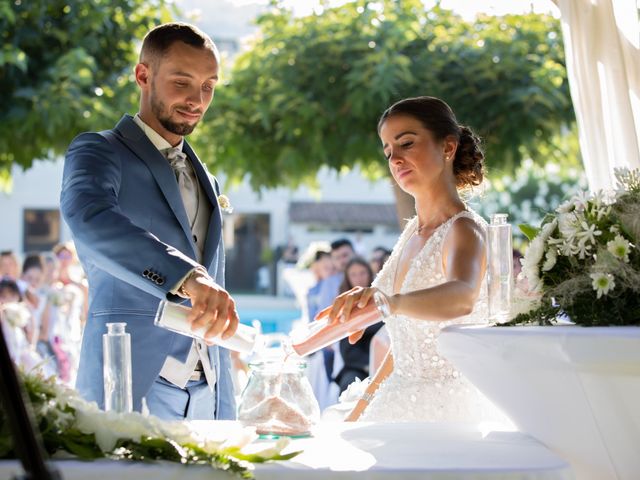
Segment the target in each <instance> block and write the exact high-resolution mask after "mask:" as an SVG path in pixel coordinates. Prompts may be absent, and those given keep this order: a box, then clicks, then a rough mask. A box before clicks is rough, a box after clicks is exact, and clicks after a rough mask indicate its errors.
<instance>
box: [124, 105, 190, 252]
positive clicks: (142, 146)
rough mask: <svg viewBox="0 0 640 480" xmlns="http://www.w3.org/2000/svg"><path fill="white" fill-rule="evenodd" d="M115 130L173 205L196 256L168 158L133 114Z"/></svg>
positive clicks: (185, 214)
mask: <svg viewBox="0 0 640 480" xmlns="http://www.w3.org/2000/svg"><path fill="white" fill-rule="evenodd" d="M115 130H116V131H117V132H118V133H119V134H120V135H121V137H122V138H123V140H124V144H125V145H126V146H127V147H128V148H129V149H130V150H131V151H132V152H133V153H134V154H135V155H136V156H137V157H138V158H140V159H141V160H142V161H143V162H144V163H145V164H146V165H147V167H148V168H149V170H150V171H151V174H152V175H153V177H154V178H155V180H156V183H157V184H158V186H159V187H160V190H161V191H162V194H163V195H164V197H165V198H166V199H167V203H168V204H169V207H171V210H172V211H173V214H174V215H175V216H176V218H177V219H178V222H179V223H180V226H181V227H182V230H183V231H184V234H185V235H186V236H187V238H188V239H189V244H190V245H191V250H192V258H196V250H195V248H196V246H195V245H194V243H193V236H192V234H191V226H190V225H189V219H188V218H187V212H186V211H185V209H184V205H183V203H182V197H181V196H180V189H179V188H178V183H177V182H176V177H175V174H174V172H173V169H172V168H171V165H169V162H168V161H167V160H166V158H164V156H163V155H162V154H161V153H160V152H159V151H158V149H157V148H156V147H155V146H154V145H153V143H151V141H150V140H149V139H148V138H147V136H146V135H145V134H144V132H143V131H142V130H141V129H140V128H139V127H138V126H137V125H136V124H135V122H134V121H133V119H132V118H131V116H129V115H125V116H123V117H122V119H121V120H120V122H118V125H116V128H115ZM185 253H186V252H185Z"/></svg>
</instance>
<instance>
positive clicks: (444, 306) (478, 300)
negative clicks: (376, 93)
mask: <svg viewBox="0 0 640 480" xmlns="http://www.w3.org/2000/svg"><path fill="white" fill-rule="evenodd" d="M378 134H379V136H380V139H381V140H382V149H383V151H384V155H385V157H386V158H387V159H388V162H389V169H390V171H391V174H392V175H393V178H394V179H395V180H396V182H397V183H398V185H399V186H400V187H401V188H402V189H403V190H404V191H406V192H407V193H409V194H410V195H412V196H413V197H414V199H415V206H416V212H417V216H416V217H414V218H413V219H411V220H410V221H409V222H408V223H407V225H406V227H405V229H404V231H403V232H402V234H401V236H400V238H399V240H398V242H397V243H396V245H395V247H394V249H393V253H392V254H391V257H390V258H389V260H388V261H387V262H386V263H385V266H384V268H383V269H382V270H381V271H380V273H379V274H378V276H377V277H376V279H375V281H374V282H373V284H372V287H371V288H362V287H356V288H354V289H352V290H350V291H348V292H346V293H344V294H342V295H340V296H339V297H337V298H336V300H335V302H334V304H333V307H332V309H331V313H330V318H331V320H333V321H347V320H348V318H349V315H350V312H351V310H352V309H353V308H357V307H364V306H365V305H366V304H367V303H368V302H369V301H370V300H371V297H372V296H373V294H374V292H376V291H379V292H381V293H382V294H384V297H386V300H387V305H386V306H387V307H388V309H387V310H388V312H387V316H386V318H385V323H386V325H387V329H388V333H389V336H390V339H391V349H390V351H389V353H388V354H387V356H386V358H385V360H384V362H383V364H382V365H381V367H380V368H379V370H378V371H377V372H376V374H375V375H374V377H373V379H372V381H371V383H370V384H369V386H368V388H367V390H366V392H365V394H364V395H363V397H362V398H361V399H360V400H359V401H358V403H357V404H356V406H355V407H354V409H353V410H352V411H351V413H350V414H349V415H348V416H347V420H348V421H354V420H363V421H478V420H480V419H483V418H485V417H486V415H487V414H489V413H488V412H491V409H492V408H494V407H492V405H491V404H490V403H489V402H488V401H487V400H486V399H484V397H483V396H482V395H481V394H480V393H479V392H478V391H477V390H476V389H475V388H474V387H473V386H472V385H471V384H470V383H469V382H468V381H467V380H466V379H464V378H463V377H461V376H460V374H459V373H458V372H457V371H456V370H455V369H454V368H453V366H452V365H451V364H450V363H449V362H448V361H447V360H446V359H444V358H442V357H441V356H440V355H439V354H438V351H437V343H438V336H439V334H440V330H441V329H442V328H443V327H445V326H447V325H449V324H453V323H478V322H483V321H485V318H486V300H487V299H486V284H485V270H486V256H485V228H486V222H485V221H484V220H483V219H482V218H481V217H480V216H478V215H477V214H475V213H474V212H472V211H470V210H469V209H468V208H467V206H466V205H465V203H464V202H463V201H462V200H461V198H460V196H459V194H458V191H459V190H460V189H464V188H467V187H471V186H476V185H479V184H480V183H481V182H482V179H483V174H484V167H483V158H484V156H483V153H482V151H481V149H480V141H479V139H478V137H477V136H476V135H475V134H474V133H473V132H472V131H471V130H470V129H469V128H468V127H465V126H461V125H458V123H457V120H456V118H455V115H454V114H453V112H452V110H451V108H450V107H449V106H448V105H447V104H446V103H445V102H443V101H442V100H439V99H437V98H433V97H418V98H408V99H405V100H402V101H399V102H398V103H396V104H394V105H392V106H391V107H390V108H388V109H387V110H386V111H385V112H384V113H383V114H382V117H381V118H380V121H379V123H378ZM361 336H362V332H357V333H354V334H352V335H351V337H350V338H349V340H350V341H351V342H352V343H355V341H357V340H358V339H359V338H360V337H361Z"/></svg>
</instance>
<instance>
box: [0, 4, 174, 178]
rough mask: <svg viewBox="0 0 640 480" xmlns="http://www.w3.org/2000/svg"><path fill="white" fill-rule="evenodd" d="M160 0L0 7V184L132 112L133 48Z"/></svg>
mask: <svg viewBox="0 0 640 480" xmlns="http://www.w3.org/2000/svg"><path fill="white" fill-rule="evenodd" d="M169 18H170V16H169V11H168V10H167V8H166V7H165V1H164V0H92V1H90V2H87V1H83V0H0V37H1V38H2V47H1V50H0V91H2V96H1V97H0V123H1V124H2V130H0V179H4V180H6V179H7V178H8V177H9V173H10V169H11V166H12V164H14V163H17V164H19V165H22V166H24V167H29V166H30V165H31V163H32V162H33V160H34V159H39V158H50V157H52V156H53V155H56V154H60V153H62V152H64V151H65V150H66V148H67V147H68V145H69V143H70V141H71V139H72V138H73V137H74V136H76V135H77V134H78V133H79V132H82V131H86V130H93V129H104V128H105V125H113V123H114V122H115V121H116V120H117V119H118V118H119V117H120V116H121V115H122V113H123V112H126V111H131V110H135V108H136V107H135V104H136V103H137V98H138V95H137V89H136V85H135V82H134V81H133V79H132V72H133V65H135V63H136V41H139V40H141V39H142V37H143V36H144V34H145V33H146V32H147V31H148V30H149V28H151V27H152V26H154V25H156V24H158V23H160V22H162V21H167V20H169Z"/></svg>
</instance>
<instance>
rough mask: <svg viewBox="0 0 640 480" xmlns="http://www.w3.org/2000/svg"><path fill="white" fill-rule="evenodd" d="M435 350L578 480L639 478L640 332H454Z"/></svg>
mask: <svg viewBox="0 0 640 480" xmlns="http://www.w3.org/2000/svg"><path fill="white" fill-rule="evenodd" d="M439 351H440V353H441V354H442V355H444V356H445V357H446V358H447V359H448V360H450V361H451V362H452V363H453V364H454V365H455V366H456V367H457V368H458V369H459V370H460V371H461V372H462V374H463V375H465V376H466V377H467V378H468V379H469V380H471V382H473V383H474V384H475V385H476V387H478V388H479V389H480V390H481V391H482V392H483V393H484V394H485V395H486V396H487V397H489V399H491V400H492V401H493V402H494V403H495V404H496V405H498V406H499V407H500V408H501V409H502V411H504V412H505V413H506V414H507V415H508V416H509V418H511V419H512V420H513V422H514V423H515V424H516V425H517V426H518V428H519V429H520V430H521V431H523V432H527V433H528V434H530V435H531V436H533V437H535V438H537V439H538V440H540V441H541V442H544V444H545V445H546V446H547V447H548V448H550V449H552V450H553V451H554V452H555V453H557V454H558V455H560V456H561V457H562V458H563V459H565V460H567V461H568V462H569V463H570V464H571V465H572V468H573V471H574V473H575V474H576V477H577V478H579V479H580V480H638V479H640V454H639V452H638V446H639V445H640V409H639V408H638V405H639V404H640V327H588V328H587V327H580V326H552V327H540V326H530V327H488V326H482V327H474V326H451V327H447V328H446V329H445V330H444V331H443V332H442V333H441V335H440V339H439Z"/></svg>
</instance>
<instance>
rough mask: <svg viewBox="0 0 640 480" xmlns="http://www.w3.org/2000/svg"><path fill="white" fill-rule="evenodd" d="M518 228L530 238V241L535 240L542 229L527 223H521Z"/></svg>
mask: <svg viewBox="0 0 640 480" xmlns="http://www.w3.org/2000/svg"><path fill="white" fill-rule="evenodd" d="M518 228H519V229H520V231H521V232H522V233H523V234H524V235H525V237H527V238H528V239H529V241H531V240H533V239H534V238H535V236H536V235H537V234H538V232H539V231H540V229H539V228H536V227H532V226H531V225H527V224H526V223H521V224H519V225H518Z"/></svg>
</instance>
